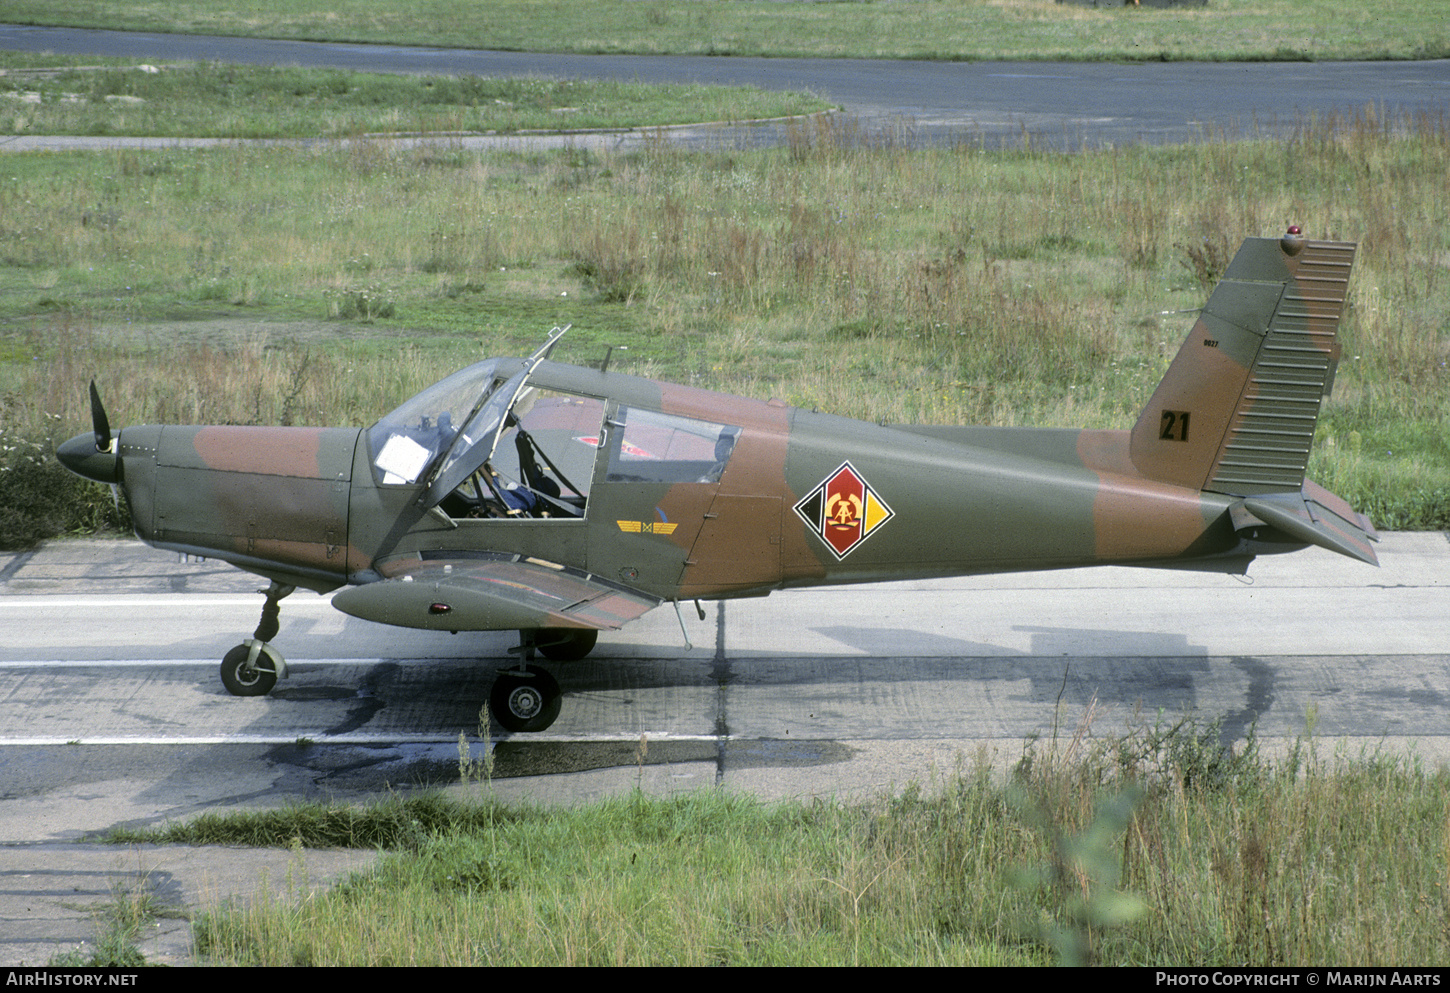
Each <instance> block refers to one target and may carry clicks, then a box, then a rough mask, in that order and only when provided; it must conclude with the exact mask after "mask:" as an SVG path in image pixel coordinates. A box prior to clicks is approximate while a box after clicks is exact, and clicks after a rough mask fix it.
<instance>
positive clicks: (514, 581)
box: [332, 555, 661, 631]
mask: <svg viewBox="0 0 1450 993" xmlns="http://www.w3.org/2000/svg"><path fill="white" fill-rule="evenodd" d="M660 603H661V601H660V599H659V598H658V597H652V596H649V595H647V594H644V593H640V592H638V591H636V590H631V589H629V588H628V587H625V586H620V585H618V584H615V583H610V582H607V581H606V580H603V579H600V578H599V577H598V576H594V575H591V574H589V573H586V572H581V571H580V570H577V569H570V568H567V567H565V566H560V565H555V564H554V563H551V562H544V561H541V560H539V559H530V558H524V557H522V556H517V555H485V556H482V557H469V558H452V559H426V560H423V559H414V560H410V561H408V562H407V563H405V564H403V565H402V566H401V567H399V568H396V569H390V570H388V576H387V578H385V579H380V580H378V581H376V582H372V583H368V584H366V585H363V586H355V587H353V588H351V589H347V590H344V591H342V592H340V593H338V594H337V595H336V596H334V597H333V598H332V605H333V606H334V607H336V608H337V609H338V610H341V611H342V612H343V613H345V614H351V615H352V616H354V617H361V618H363V619H365V620H369V621H378V622H380V623H382V624H395V625H398V626H400V627H410V628H428V629H431V630H441V631H505V630H510V629H515V630H531V629H536V628H593V629H595V630H608V631H613V630H617V629H619V628H621V627H623V626H624V625H625V624H627V623H629V622H630V621H632V620H634V619H635V618H636V617H639V616H640V615H641V614H644V613H646V612H647V611H650V610H653V609H654V608H655V607H658V606H659V605H660Z"/></svg>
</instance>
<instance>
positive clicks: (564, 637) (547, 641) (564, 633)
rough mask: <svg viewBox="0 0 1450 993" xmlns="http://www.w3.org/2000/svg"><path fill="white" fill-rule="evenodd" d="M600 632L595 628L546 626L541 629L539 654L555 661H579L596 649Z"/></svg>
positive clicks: (537, 645)
mask: <svg viewBox="0 0 1450 993" xmlns="http://www.w3.org/2000/svg"><path fill="white" fill-rule="evenodd" d="M597 641H599V632H598V631H596V630H594V629H593V628H544V629H543V630H541V631H539V633H538V638H537V639H536V647H537V648H538V650H539V654H540V655H542V656H543V657H544V658H546V659H549V660H551V661H554V662H578V661H579V660H580V659H582V658H583V657H584V656H586V655H588V654H589V653H590V652H592V651H594V645H595V643H596V642H597Z"/></svg>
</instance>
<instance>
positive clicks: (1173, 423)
mask: <svg viewBox="0 0 1450 993" xmlns="http://www.w3.org/2000/svg"><path fill="white" fill-rule="evenodd" d="M1158 437H1159V438H1160V439H1161V440H1163V441H1187V440H1188V411H1186V410H1165V411H1163V420H1162V422H1161V423H1160V424H1159V426H1158Z"/></svg>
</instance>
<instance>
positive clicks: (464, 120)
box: [0, 52, 828, 139]
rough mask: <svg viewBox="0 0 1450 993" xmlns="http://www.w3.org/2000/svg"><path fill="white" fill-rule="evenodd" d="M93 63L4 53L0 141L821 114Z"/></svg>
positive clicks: (628, 92) (514, 86) (528, 85)
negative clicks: (26, 137)
mask: <svg viewBox="0 0 1450 993" xmlns="http://www.w3.org/2000/svg"><path fill="white" fill-rule="evenodd" d="M98 61H99V60H96V59H93V58H81V57H74V56H72V57H59V56H47V55H32V54H19V53H5V52H0V134H25V135H58V134H59V135H147V136H153V137H162V138H307V139H318V138H346V137H359V136H363V135H396V134H405V133H413V132H433V133H437V132H443V133H470V134H495V133H512V132H517V131H529V130H549V131H558V130H570V129H599V128H646V127H657V126H661V125H672V124H692V123H698V122H703V121H734V120H758V119H769V118H775V117H784V116H787V115H793V114H809V113H815V112H818V111H821V110H826V109H828V105H827V104H826V103H824V102H823V101H821V100H819V99H816V98H814V97H811V96H809V95H807V94H803V93H785V92H775V91H768V90H762V89H758V88H755V87H748V86H736V87H726V86H703V85H688V84H677V85H665V86H646V85H644V84H642V83H622V82H608V81H592V80H570V79H543V78H515V79H507V78H505V79H494V78H482V77H477V76H464V77H452V76H405V75H389V74H382V73H360V72H345V71H342V70H333V69H296V68H272V67H266V66H234V65H215V64H195V63H192V64H181V65H167V66H165V67H157V66H150V65H146V66H137V65H136V64H135V63H134V60H132V61H130V62H124V63H123V62H122V60H114V59H113V60H108V61H110V62H112V63H116V64H114V65H111V66H100V65H97V62H98Z"/></svg>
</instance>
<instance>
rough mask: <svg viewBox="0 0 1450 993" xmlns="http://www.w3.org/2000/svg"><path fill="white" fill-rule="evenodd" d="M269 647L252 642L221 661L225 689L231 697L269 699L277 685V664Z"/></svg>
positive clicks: (241, 645)
mask: <svg viewBox="0 0 1450 993" xmlns="http://www.w3.org/2000/svg"><path fill="white" fill-rule="evenodd" d="M272 654H273V653H272V652H271V651H270V649H269V648H268V646H266V645H264V644H262V643H261V642H260V641H257V640H256V639H255V638H253V639H252V640H251V641H248V642H244V643H242V644H240V645H238V646H237V647H236V648H233V649H232V650H231V651H229V652H227V653H226V655H225V656H223V657H222V685H223V686H225V687H226V688H227V692H228V693H230V694H231V695H232V696H266V695H267V694H268V693H271V692H272V687H273V686H276V685H277V663H276V662H275V661H274V660H273V659H272V658H271V655H272Z"/></svg>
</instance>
